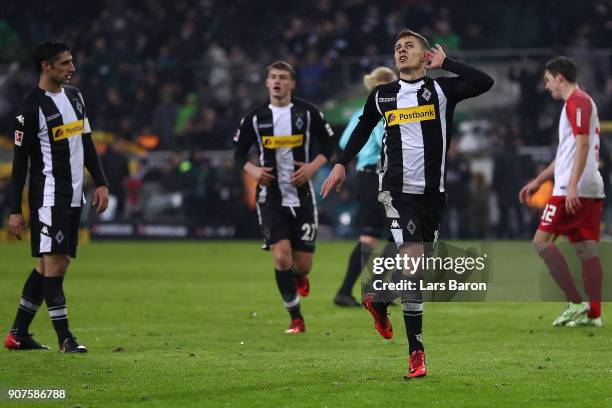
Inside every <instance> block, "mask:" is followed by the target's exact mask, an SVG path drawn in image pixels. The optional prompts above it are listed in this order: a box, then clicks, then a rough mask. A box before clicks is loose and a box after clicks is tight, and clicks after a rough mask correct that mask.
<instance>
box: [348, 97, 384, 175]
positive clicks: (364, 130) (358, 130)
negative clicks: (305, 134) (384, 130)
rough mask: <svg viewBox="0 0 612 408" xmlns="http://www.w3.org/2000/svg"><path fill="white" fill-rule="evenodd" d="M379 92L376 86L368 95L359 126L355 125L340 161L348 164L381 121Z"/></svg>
mask: <svg viewBox="0 0 612 408" xmlns="http://www.w3.org/2000/svg"><path fill="white" fill-rule="evenodd" d="M377 94H378V88H374V90H373V91H372V92H371V93H370V95H369V96H368V100H367V101H366V104H365V106H364V107H363V115H361V116H360V117H359V122H358V123H357V126H355V129H354V130H353V133H352V134H351V137H350V138H349V141H348V143H347V144H346V147H345V148H344V150H343V151H342V154H341V155H340V157H339V158H338V163H340V164H342V165H344V166H347V165H348V164H349V163H350V162H351V160H353V159H354V158H355V156H357V153H359V151H360V150H361V149H362V148H363V146H364V145H365V144H366V143H367V141H368V139H369V138H370V134H371V133H372V130H373V129H374V127H376V125H377V124H378V122H379V121H380V119H381V117H382V116H381V114H380V112H379V111H378V108H377V107H376V95H377Z"/></svg>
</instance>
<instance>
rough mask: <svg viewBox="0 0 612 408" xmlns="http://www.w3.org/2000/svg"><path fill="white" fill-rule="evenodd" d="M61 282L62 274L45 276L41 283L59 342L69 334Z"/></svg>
mask: <svg viewBox="0 0 612 408" xmlns="http://www.w3.org/2000/svg"><path fill="white" fill-rule="evenodd" d="M63 284H64V277H63V276H52V277H45V279H44V284H43V289H44V294H45V301H46V302H47V309H49V316H50V317H51V322H52V323H53V328H54V329H55V332H56V333H57V338H58V340H59V342H60V343H61V342H62V341H64V340H65V339H66V338H67V337H70V336H71V334H70V330H68V312H67V310H66V298H65V297H64V287H63Z"/></svg>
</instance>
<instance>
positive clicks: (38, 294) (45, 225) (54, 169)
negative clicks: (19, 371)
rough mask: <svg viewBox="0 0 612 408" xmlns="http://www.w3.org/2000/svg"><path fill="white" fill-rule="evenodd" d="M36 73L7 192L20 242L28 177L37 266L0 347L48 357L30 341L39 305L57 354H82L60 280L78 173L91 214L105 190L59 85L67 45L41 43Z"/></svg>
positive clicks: (77, 201)
mask: <svg viewBox="0 0 612 408" xmlns="http://www.w3.org/2000/svg"><path fill="white" fill-rule="evenodd" d="M32 57H33V58H32V59H33V62H34V65H35V66H36V69H38V71H39V72H40V78H39V82H38V87H37V88H35V89H34V90H33V91H32V92H30V94H29V95H28V96H27V97H26V98H25V100H24V101H23V102H22V104H21V105H20V107H19V109H18V111H17V115H16V117H15V134H14V137H15V146H14V156H13V171H12V178H11V189H10V193H9V194H10V202H11V204H10V205H11V207H10V216H9V231H10V232H11V234H13V235H15V236H16V237H17V238H18V239H21V237H22V235H23V232H24V230H25V220H24V218H23V215H22V213H21V196H22V193H23V188H24V185H25V182H26V178H27V175H28V170H29V173H30V182H29V206H30V214H31V217H30V218H31V236H32V237H31V243H32V256H33V257H37V258H41V259H39V261H38V263H37V265H36V267H35V268H34V269H33V270H32V271H31V273H30V275H29V277H28V279H27V280H26V283H25V285H24V287H23V292H22V294H21V299H20V301H19V308H18V310H17V316H16V317H15V322H14V323H13V327H12V328H11V330H10V331H9V333H8V334H7V336H6V339H5V341H4V346H5V347H6V348H9V349H13V350H27V349H48V348H49V347H47V346H43V345H41V344H39V343H38V342H37V341H36V340H34V339H33V338H32V336H31V335H30V334H29V330H28V328H29V326H30V323H31V322H32V320H33V319H34V316H35V314H36V311H37V310H38V308H39V307H40V306H41V304H42V302H43V300H44V301H45V302H46V303H47V309H48V310H49V316H50V317H51V321H52V323H53V327H54V328H55V331H56V333H57V338H58V341H59V350H60V351H61V352H63V353H64V352H72V353H84V352H86V351H87V348H85V346H83V345H80V344H79V343H77V341H76V339H75V337H74V336H73V335H72V333H71V332H70V329H69V328H68V312H67V309H66V298H65V296H64V289H63V281H64V275H65V274H66V270H67V268H68V264H69V263H70V258H75V257H76V252H77V245H78V235H79V220H80V216H81V206H82V205H83V204H84V202H85V201H84V195H83V180H84V171H83V166H85V167H87V170H88V171H89V173H90V174H91V176H92V177H93V179H94V182H95V184H96V190H95V192H94V195H93V204H94V205H95V206H96V211H97V213H98V214H100V213H102V212H104V210H106V207H107V205H108V182H107V180H106V177H105V175H104V171H103V170H102V166H101V164H100V160H99V158H98V154H97V152H96V148H95V146H94V143H93V140H92V138H91V127H90V124H89V118H88V115H87V109H86V107H85V102H84V100H83V95H82V94H81V92H80V91H79V90H78V89H76V88H74V87H71V86H67V85H66V84H67V83H68V82H69V81H70V78H71V77H72V75H73V74H74V72H75V68H74V64H73V61H72V54H71V52H70V48H69V47H68V45H66V44H65V43H63V42H61V41H46V42H43V43H41V44H40V45H39V46H38V47H36V49H35V50H34V53H33V56H32Z"/></svg>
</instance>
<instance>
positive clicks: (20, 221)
mask: <svg viewBox="0 0 612 408" xmlns="http://www.w3.org/2000/svg"><path fill="white" fill-rule="evenodd" d="M23 231H25V219H24V218H23V215H21V214H11V215H9V232H10V233H11V234H13V235H14V236H15V237H16V238H17V239H18V240H20V241H21V236H22V235H23Z"/></svg>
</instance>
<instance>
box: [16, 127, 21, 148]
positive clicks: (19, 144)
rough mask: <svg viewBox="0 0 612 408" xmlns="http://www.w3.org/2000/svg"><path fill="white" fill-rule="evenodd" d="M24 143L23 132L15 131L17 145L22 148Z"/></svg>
mask: <svg viewBox="0 0 612 408" xmlns="http://www.w3.org/2000/svg"><path fill="white" fill-rule="evenodd" d="M22 143H23V132H21V131H19V130H16V131H15V145H16V146H21V144H22Z"/></svg>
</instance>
